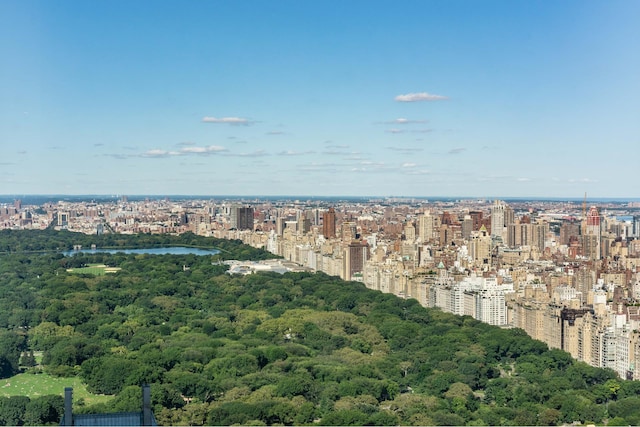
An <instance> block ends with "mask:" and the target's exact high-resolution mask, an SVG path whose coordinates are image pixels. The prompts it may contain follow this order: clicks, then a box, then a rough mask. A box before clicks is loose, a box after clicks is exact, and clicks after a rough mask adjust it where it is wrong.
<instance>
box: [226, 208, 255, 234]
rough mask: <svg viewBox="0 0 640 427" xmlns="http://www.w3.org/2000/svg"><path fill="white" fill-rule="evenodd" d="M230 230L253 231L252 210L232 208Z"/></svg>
mask: <svg viewBox="0 0 640 427" xmlns="http://www.w3.org/2000/svg"><path fill="white" fill-rule="evenodd" d="M230 217H231V218H230V219H231V228H235V229H236V230H253V208H251V207H242V206H233V207H232V208H231V215H230Z"/></svg>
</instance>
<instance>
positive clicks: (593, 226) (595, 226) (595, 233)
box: [582, 206, 600, 260]
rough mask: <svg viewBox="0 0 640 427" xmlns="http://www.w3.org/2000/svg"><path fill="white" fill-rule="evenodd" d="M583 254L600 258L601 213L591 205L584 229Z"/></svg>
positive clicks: (594, 258) (590, 257)
mask: <svg viewBox="0 0 640 427" xmlns="http://www.w3.org/2000/svg"><path fill="white" fill-rule="evenodd" d="M582 254H583V255H584V256H585V257H587V258H589V259H592V260H597V259H600V214H599V213H598V209H597V208H596V207H595V206H591V208H590V209H589V212H588V213H587V217H586V218H585V222H584V230H583V231H582Z"/></svg>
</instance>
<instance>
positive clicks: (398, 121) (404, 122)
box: [386, 95, 427, 125]
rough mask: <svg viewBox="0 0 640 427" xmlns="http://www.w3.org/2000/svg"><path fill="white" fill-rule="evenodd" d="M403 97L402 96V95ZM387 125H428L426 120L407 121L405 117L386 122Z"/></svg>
mask: <svg viewBox="0 0 640 427" xmlns="http://www.w3.org/2000/svg"><path fill="white" fill-rule="evenodd" d="M400 96H401V95H400ZM386 123H387V124H390V125H391V124H395V125H409V124H413V123H427V121H426V120H412V119H405V118H404V117H400V118H397V119H395V120H391V121H390V122H386Z"/></svg>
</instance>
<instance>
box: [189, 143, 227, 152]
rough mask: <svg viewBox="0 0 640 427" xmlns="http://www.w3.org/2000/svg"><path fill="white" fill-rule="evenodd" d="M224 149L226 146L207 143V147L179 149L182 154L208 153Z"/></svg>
mask: <svg viewBox="0 0 640 427" xmlns="http://www.w3.org/2000/svg"><path fill="white" fill-rule="evenodd" d="M221 151H226V148H224V147H221V146H219V145H209V146H208V147H184V148H181V149H180V153H183V154H210V153H219V152H221Z"/></svg>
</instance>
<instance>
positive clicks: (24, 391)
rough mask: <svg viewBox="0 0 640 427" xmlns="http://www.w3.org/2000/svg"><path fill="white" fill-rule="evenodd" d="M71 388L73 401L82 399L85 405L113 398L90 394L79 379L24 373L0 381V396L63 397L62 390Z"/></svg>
mask: <svg viewBox="0 0 640 427" xmlns="http://www.w3.org/2000/svg"><path fill="white" fill-rule="evenodd" d="M65 387H73V398H74V400H75V401H77V400H79V399H84V402H85V404H87V405H93V404H95V403H105V402H108V401H109V400H110V399H112V398H113V396H106V395H100V394H91V393H89V392H88V391H87V387H86V386H85V385H84V384H83V383H82V381H81V380H80V378H78V377H71V378H58V377H52V376H51V375H49V374H46V373H44V372H43V373H40V374H32V373H24V374H18V375H14V376H13V377H11V378H5V379H3V380H0V396H5V397H8V396H28V397H29V398H35V397H39V396H44V395H47V394H57V395H59V396H64V388H65Z"/></svg>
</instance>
